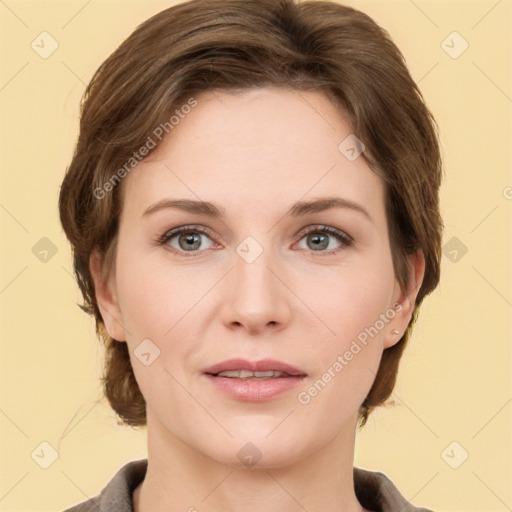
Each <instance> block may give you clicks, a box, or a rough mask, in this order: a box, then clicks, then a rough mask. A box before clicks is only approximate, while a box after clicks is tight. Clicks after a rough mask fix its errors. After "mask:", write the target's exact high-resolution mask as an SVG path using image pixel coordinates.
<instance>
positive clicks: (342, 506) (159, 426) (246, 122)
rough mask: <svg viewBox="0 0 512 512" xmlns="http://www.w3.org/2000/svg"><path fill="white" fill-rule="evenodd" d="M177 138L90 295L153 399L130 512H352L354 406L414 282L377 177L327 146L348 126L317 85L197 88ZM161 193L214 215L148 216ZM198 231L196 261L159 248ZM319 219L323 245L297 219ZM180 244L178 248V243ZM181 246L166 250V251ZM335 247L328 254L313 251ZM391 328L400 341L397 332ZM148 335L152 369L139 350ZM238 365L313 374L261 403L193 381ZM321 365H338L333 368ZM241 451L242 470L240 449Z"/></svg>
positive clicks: (143, 167)
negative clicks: (346, 240) (234, 361)
mask: <svg viewBox="0 0 512 512" xmlns="http://www.w3.org/2000/svg"><path fill="white" fill-rule="evenodd" d="M196 99H197V100H198V105H197V106H196V107H195V108H194V109H193V110H192V111H191V113H190V114H188V115H187V116H186V117H185V118H184V119H183V120H181V121H180V123H179V125H177V126H176V127H175V128H174V129H173V131H172V132H171V136H170V137H168V138H167V139H165V140H164V142H163V143H162V144H160V146H159V147H158V148H157V150H155V151H154V152H153V153H152V154H150V155H149V156H148V157H147V158H146V159H145V160H143V162H141V163H140V164H139V165H138V166H137V167H136V168H135V169H134V170H132V171H131V173H130V174H129V175H128V176H127V177H126V178H125V179H124V181H123V183H122V186H123V195H124V197H123V210H122V214H121V220H120V228H119V240H118V249H117V254H116V260H115V268H114V269H113V271H112V272H111V273H110V275H109V276H108V278H107V279H102V277H101V272H100V266H101V259H100V257H99V255H98V254H97V253H94V254H93V256H92V257H91V270H92V273H93V277H94V280H95V285H96V297H97V300H98V303H99V306H100V310H101V313H102V316H103V319H104V321H105V325H106V328H107V330H108V332H109V333H110V335H111V336H112V337H113V338H114V339H116V340H120V342H126V343H128V347H129V351H130V357H131V362H132V366H133V369H134V372H135V376H136V379H137V382H138V384H139V386H140V388H141V391H142V393H143V395H144V397H145V399H146V402H147V431H148V461H149V462H148V471H147V474H146V478H145V479H144V481H143V482H142V484H141V485H140V486H139V488H137V490H136V492H135V493H134V506H135V510H136V511H137V512H149V511H152V512H155V511H156V512H158V511H163V510H165V511H186V510H189V511H193V510H200V511H201V512H202V511H218V510H223V511H238V512H244V511H254V510H265V511H266V512H281V511H286V512H290V511H299V510H300V511H302V510H304V509H306V510H308V511H309V512H315V511H320V510H321V511H323V512H325V511H335V510H336V511H339V510H344V511H347V512H354V511H358V512H359V511H361V510H364V509H363V508H362V506H361V505H360V504H359V502H358V500H357V498H356V496H355V492H354V482H353V474H352V471H353V457H354V443H355V431H356V419H357V411H358V408H359V406H360V405H361V403H362V402H363V400H364V398H365V397H366V395H367V394H368V391H369V390H370V388H371V385H372V383H373V380H374V378H375V374H376V372H377V369H378V366H379V362H380V359H381V356H382V352H383V350H385V349H386V348H388V347H390V346H392V345H393V344H394V343H396V342H397V341H398V340H399V338H400V336H401V334H402V333H403V331H404V330H405V329H406V327H407V325H408V322H409V320H410V318H411V314H412V311H413V307H414V300H415V297H416V294H417V292H418V289H419V287H420V285H421V281H422V279H423V273H424V260H423V258H422V256H421V253H418V254H415V255H412V256H411V257H410V258H409V264H410V269H411V273H412V276H413V278H412V280H411V285H410V287H409V289H408V290H403V289H401V288H400V286H399V284H398V282H397V281H396V279H395V276H394V272H393V266H392V259H391V249H390V246H389V241H388V225H387V221H386V215H385V207H384V184H383V182H382V180H381V178H379V177H378V176H377V175H376V174H375V173H374V172H373V171H371V169H370V168H369V167H368V165H367V164H366V162H365V160H364V159H363V158H362V157H359V158H357V159H356V160H355V161H349V160H348V159H347V158H346V157H345V156H344V154H343V153H342V152H340V151H339V150H338V145H339V144H340V142H341V141H343V140H344V139H345V138H346V137H347V136H348V135H349V134H350V133H352V129H351V126H350V124H349V123H348V121H347V119H346V117H345V116H344V113H343V112H342V111H341V110H340V109H339V107H336V106H335V105H334V104H333V103H331V101H330V100H329V99H328V98H327V97H326V96H325V95H323V94H322V93H319V92H300V93H299V92H297V91H293V90H290V89H279V88H272V87H269V88H260V89H253V90H250V91H244V92H243V93H238V94H233V93H229V92H226V91H215V92H207V93H202V94H201V95H199V96H197V97H196ZM325 196H329V197H332V196H337V197H343V198H345V199H349V200H351V201H354V202H357V203H358V204H360V205H361V206H363V207H364V208H365V209H366V210H367V212H368V214H369V216H370V217H371V220H369V219H367V218H366V217H365V216H364V215H363V214H361V213H360V212H358V211H355V210H352V209H348V208H332V209H329V210H325V211H321V212H316V213H309V214H307V215H305V216H303V217H288V216H286V212H287V211H288V209H289V208H290V207H291V205H292V204H294V203H295V202H296V201H299V200H311V199H318V198H320V197H325ZM166 198H173V199H177V198H184V199H192V200H203V201H210V202H213V203H215V204H218V205H220V206H222V207H223V208H225V210H226V216H225V218H223V219H222V220H221V219H216V218H210V217H207V216H205V215H200V214H192V213H187V212H183V211H179V210H177V209H170V208H167V209H161V210H159V211H157V212H154V213H153V214H151V215H147V216H144V215H143V212H144V211H145V210H146V209H147V208H148V207H150V206H151V205H154V204H155V203H157V202H158V201H160V200H162V199H166ZM190 224H193V225H195V226H199V227H207V228H209V229H210V230H211V232H212V236H211V237H210V236H209V235H202V234H200V233H197V236H198V237H199V239H200V240H201V245H200V248H199V249H197V247H198V245H199V244H197V245H196V246H195V247H196V248H195V249H194V250H195V252H196V253H198V255H197V256H195V257H187V254H190V252H188V253H187V252H186V250H187V247H188V246H187V241H186V239H185V240H183V238H184V237H183V236H182V237H181V244H180V237H179V235H178V236H176V237H174V238H173V239H172V241H168V242H167V245H159V244H158V243H156V242H155V240H157V239H159V238H160V237H161V236H162V235H163V234H165V233H166V232H168V231H169V230H170V229H172V228H175V227H179V226H184V225H190ZM318 225H319V226H320V227H321V226H331V227H333V228H336V229H338V230H340V231H342V232H344V233H346V234H348V235H349V236H350V237H352V239H353V243H352V244H351V245H349V246H344V245H343V244H342V243H341V242H339V241H337V240H336V238H334V237H333V236H332V235H325V237H324V238H321V240H320V242H322V243H324V245H322V244H320V249H318V245H315V243H314V241H312V238H314V235H315V233H316V234H317V235H321V233H318V232H313V233H312V234H311V235H310V236H308V235H307V234H303V231H304V229H305V228H307V227H308V226H314V227H317V226H318ZM249 235H250V236H252V237H253V238H254V239H255V240H256V241H257V243H258V244H259V245H260V246H261V248H262V249H263V252H262V254H261V255H260V256H259V257H258V258H257V259H256V260H255V261H254V262H252V263H248V262H247V261H246V260H244V259H243V258H242V257H241V256H240V255H239V254H238V253H237V252H236V248H237V247H238V246H239V245H240V244H241V242H242V241H243V240H244V239H245V238H246V237H247V236H249ZM189 243H190V242H189ZM170 247H171V248H174V249H175V250H176V251H181V253H173V252H171V250H169V248H170ZM333 249H337V252H335V253H333V254H322V252H324V253H325V252H326V251H330V250H333ZM396 302H399V303H400V306H399V312H398V311H397V309H396V308H395V311H397V312H396V314H395V315H394V317H393V318H392V319H391V320H389V321H388V322H387V323H386V324H385V326H384V328H382V329H381V330H380V331H379V333H378V335H377V336H375V337H373V338H370V339H369V342H368V343H367V345H366V346H362V350H360V352H358V353H357V355H355V356H354V357H353V359H352V360H351V361H350V362H349V363H348V364H347V365H346V366H345V367H344V368H343V370H342V371H341V372H339V373H336V374H335V375H336V376H335V377H334V378H332V379H331V380H330V382H329V383H328V384H327V385H326V386H325V387H324V388H323V389H322V390H321V392H320V393H318V394H317V395H316V396H314V397H312V398H311V400H310V401H309V403H307V404H302V403H300V402H299V401H298V398H297V396H298V393H300V392H301V391H305V390H306V391H307V390H308V388H309V387H310V386H311V385H312V384H313V383H314V382H315V381H317V380H318V379H319V378H321V377H322V375H323V374H324V373H325V372H326V371H327V370H328V368H329V367H332V365H333V363H334V362H335V361H336V360H337V357H338V356H339V355H340V354H344V353H345V352H346V351H347V349H349V348H350V346H351V343H352V342H353V340H354V339H356V337H357V335H358V334H359V333H360V332H361V331H363V330H364V329H365V327H369V326H373V325H374V324H375V322H376V320H378V319H379V315H381V314H383V313H385V312H386V311H389V310H390V309H392V308H393V305H394V304H395V303H396ZM394 329H396V330H398V331H399V334H398V335H397V334H394V333H393V332H392V331H393V330H394ZM144 339H150V340H151V341H152V343H154V344H155V345H156V346H157V347H158V348H159V350H160V355H159V357H157V358H156V359H155V360H154V361H153V362H152V363H151V364H150V365H149V366H145V365H144V364H142V363H141V362H140V361H139V359H138V358H137V357H135V355H134V350H135V349H136V347H137V346H138V345H139V344H140V343H141V341H142V340H144ZM233 357H241V358H245V359H248V360H258V359H263V358H272V359H277V360H279V361H283V362H286V363H288V364H291V365H293V366H295V367H297V368H299V369H301V370H302V371H304V372H306V373H307V377H306V379H305V380H304V381H303V383H301V385H300V386H299V387H297V388H295V389H293V390H291V391H287V392H285V393H282V394H281V395H278V396H276V397H274V398H272V399H270V400H267V401H264V402H256V403H254V402H243V401H240V400H237V399H234V398H232V397H230V396H227V395H225V394H223V393H221V392H220V391H218V390H217V389H216V388H215V387H214V386H213V385H212V384H211V383H210V382H209V381H208V380H207V379H206V378H205V377H204V375H203V374H202V370H203V369H204V368H205V367H207V366H210V365H213V364H215V363H218V362H220V361H224V360H226V359H231V358H233ZM331 373H332V370H331ZM247 442H251V443H253V444H254V445H255V446H256V447H257V449H258V450H259V452H260V453H261V455H262V457H261V459H260V460H259V461H258V463H257V464H256V465H255V466H253V467H251V468H248V467H246V466H244V464H243V463H242V462H241V460H239V458H238V456H237V452H238V451H239V450H240V449H241V448H242V447H243V446H244V445H246V443H247Z"/></svg>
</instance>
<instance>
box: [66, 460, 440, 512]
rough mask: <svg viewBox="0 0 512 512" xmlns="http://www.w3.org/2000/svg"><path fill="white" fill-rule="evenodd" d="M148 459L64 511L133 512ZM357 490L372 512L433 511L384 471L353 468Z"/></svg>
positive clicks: (122, 471)
mask: <svg viewBox="0 0 512 512" xmlns="http://www.w3.org/2000/svg"><path fill="white" fill-rule="evenodd" d="M147 464H148V461H147V459H141V460H135V461H132V462H129V463H128V464H125V465H124V466H123V467H122V468H121V469H120V470H119V471H118V472H117V473H116V474H115V475H114V477H113V478H112V480H111V481H110V482H109V483H108V484H107V485H106V487H105V488H104V489H103V490H102V491H101V493H100V494H98V495H97V496H95V497H93V498H91V499H89V500H87V501H84V502H82V503H80V504H78V505H75V506H74V507H71V508H68V509H66V510H65V511H64V512H133V491H134V490H135V488H136V487H137V486H138V485H139V484H140V483H141V482H142V480H144V476H145V475H146V469H147ZM354 489H355V493H356V497H357V499H358V500H359V502H360V503H361V505H362V506H363V507H364V508H366V509H368V510H371V511H372V512H433V511H432V510H430V509H427V508H417V507H415V506H413V505H411V503H410V502H409V501H407V500H406V499H405V498H404V497H403V496H402V495H401V494H400V492H399V490H398V489H397V488H396V487H395V485H394V484H393V482H392V481H391V480H390V479H389V478H388V477H387V476H386V475H384V474H383V473H380V472H378V471H368V470H366V469H360V468H354Z"/></svg>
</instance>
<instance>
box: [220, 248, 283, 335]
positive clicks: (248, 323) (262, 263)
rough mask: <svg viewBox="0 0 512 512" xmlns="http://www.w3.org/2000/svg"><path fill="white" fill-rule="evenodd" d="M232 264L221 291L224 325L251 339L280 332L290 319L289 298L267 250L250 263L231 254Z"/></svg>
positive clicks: (281, 275)
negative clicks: (246, 334) (222, 294)
mask: <svg viewBox="0 0 512 512" xmlns="http://www.w3.org/2000/svg"><path fill="white" fill-rule="evenodd" d="M233 264H234V268H233V270H232V271H231V272H229V274H228V276H226V277H227V284H226V286H225V288H224V297H223V306H222V310H221V318H222V321H223V323H224V325H225V326H226V327H227V328H228V329H231V330H233V329H240V330H246V331H247V332H248V333H250V334H253V335H254V334H266V333H267V332H276V331H279V330H281V329H284V328H285V327H286V326H287V325H288V324H289V322H290V319H291V307H290V300H291V298H292V295H293V294H292V293H291V292H290V290H289V289H288V288H287V286H286V284H285V283H286V279H285V276H284V275H283V270H282V269H281V267H280V265H279V263H278V262H277V261H276V258H273V257H272V254H271V250H270V249H265V250H263V252H262V253H261V254H260V255H259V257H258V258H257V259H256V260H255V261H252V262H250V260H246V259H244V257H242V256H240V254H238V253H236V252H235V253H234V254H233Z"/></svg>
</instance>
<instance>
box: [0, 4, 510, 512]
mask: <svg viewBox="0 0 512 512" xmlns="http://www.w3.org/2000/svg"><path fill="white" fill-rule="evenodd" d="M173 3H175V2H173V1H170V0H169V1H142V0H139V1H127V0H108V1H106V0H92V1H91V0H89V1H87V0H79V1H75V0H69V1H44V2H43V1H20V0H18V1H15V0H2V1H0V16H1V31H0V38H1V52H2V53H1V59H2V64H1V68H0V109H1V112H0V115H1V117H0V119H1V135H2V137H1V157H2V175H1V177H2V188H1V192H0V223H1V226H2V246H1V274H0V304H1V334H2V343H1V354H2V357H1V363H0V364H1V386H0V390H1V401H0V433H1V435H0V442H1V457H0V464H1V478H0V509H1V510H4V511H13V512H14V511H37V512H42V511H59V510H63V509H64V508H66V507H68V506H70V505H72V504H74V503H76V502H78V501H83V500H85V499H87V498H88V497H90V496H93V495H95V494H97V493H98V492H99V491H100V490H101V489H102V488H103V486H104V485H105V484H106V483H107V482H108V480H110V478H111V477H112V476H113V474H114V473H115V472H116V471H117V470H118V469H119V468H120V467H121V466H122V465H123V464H124V463H125V462H127V461H129V460H134V459H137V458H143V457H145V456H146V444H145V435H146V432H145V431H144V430H142V431H136V430H134V429H131V428H128V427H120V426H118V425H117V423H116V420H115V417H114V414H113V412H111V410H110V408H109V406H108V404H107V403H106V401H105V400H104V399H103V400H101V390H100V388H99V380H98V378H99V375H100V370H101V354H102V352H101V347H100V345H99V343H98V342H97V340H96V339H95V333H94V326H93V323H92V321H91V320H90V319H89V318H88V317H87V316H86V315H85V314H84V313H82V312H81V311H80V309H79V308H78V307H77V306H76V303H77V302H80V296H79V292H78V288H77V286H76V284H75V282H74V280H73V277H72V275H71V255H70V250H69V246H68V243H67V240H66V239H65V237H64V234H63V232H62V230H61V227H60V224H59V221H58V212H57V198H58V190H59V186H60V183H61V180H62V177H63V174H64V170H65V168H66V165H67V163H68V162H69V160H70V157H71V155H72V151H73V145H74V142H75V137H76V135H77V129H78V105H79V100H80V97H81V94H82V92H83V90H84V87H85V84H86V83H87V82H88V81H89V79H90V78H91V76H92V74H93V72H94V71H95V70H96V68H97V67H98V66H99V64H100V63H101V62H102V61H103V60H104V59H105V58H106V57H107V56H108V55H109V54H110V53H111V52H112V51H113V50H114V49H115V47H116V46H117V45H118V44H119V43H120V41H121V40H123V39H124V38H125V37H127V36H128V35H129V34H130V32H131V31H132V30H133V29H134V28H135V26H136V25H138V24H139V23H140V22H142V21H143V20H145V19H146V18H148V17H149V16H151V15H153V14H155V13H157V12H159V11H160V10H162V9H164V8H166V7H169V6H170V5H172V4H173ZM346 4H348V5H352V6H354V7H357V8H359V9H361V10H363V11H365V12H367V13H368V14H369V15H370V16H372V17H373V18H374V19H375V20H376V21H377V22H378V23H380V24H381V25H383V26H384V27H385V28H387V29H388V30H389V32H390V33H391V35H392V37H393V38H394V40H395V41H396V43H397V44H398V46H399V47H400V48H401V50H402V51H403V53H404V55H405V57H406V59H407V62H408V65H409V68H410V70H411V73H412V75H413V77H414V78H415V80H416V81H418V82H419V85H420V87H421V90H422V91H423V93H424V96H425V98H426V101H427V103H428V104H429V106H430V108H431V109H432V111H433V113H434V115H435V116H436V118H437V121H438V123H439V126H440V130H441V137H442V142H443V152H444V156H445V163H446V179H445V182H444V187H443V191H442V210H443V215H444V222H445V226H446V228H445V238H444V244H445V245H444V256H443V262H442V284H441V286H440V288H439V289H438V290H436V292H435V293H433V294H432V295H431V296H430V297H427V299H426V300H425V303H424V306H423V308H422V311H421V314H420V320H419V322H418V325H417V327H416V331H415V334H414V336H413V339H412V342H411V344H410V345H409V347H408V349H407V351H406V354H405V356H404V359H403V362H402V364H401V373H400V374H399V379H398V383H397V386H396V389H395V393H394V394H393V400H394V401H395V403H396V405H395V407H389V408H383V409H382V410H379V411H378V412H376V413H375V414H374V415H373V416H371V418H370V420H369V422H368V424H367V426H366V427H365V429H364V430H363V432H362V433H361V434H360V435H359V438H358V441H357V445H356V460H355V464H356V465H357V466H360V467H365V468H368V469H376V470H381V471H383V472H384V473H386V474H387V475H388V476H389V477H390V478H391V479H392V480H393V481H394V483H395V484H396V485H397V486H398V488H399V489H400V490H401V492H402V493H403V494H404V495H405V496H406V497H407V498H408V499H410V500H411V501H412V502H413V503H414V504H416V505H424V506H428V507H430V508H433V509H435V510H436V511H461V512H462V511H464V512H470V511H479V512H487V511H506V510H512V494H511V492H512V491H511V488H512V486H511V482H512V469H511V464H512V456H511V452H512V446H511V439H512V436H511V430H512V429H511V416H512V389H511V379H510V374H511V340H512V335H511V316H512V287H511V261H512V258H511V243H510V240H511V237H510V233H511V224H512V223H511V210H512V176H511V174H510V169H511V165H510V164H511V158H510V151H511V149H510V148H511V141H512V137H511V135H512V134H511V128H510V121H511V116H510V113H511V105H512V92H511V77H510V69H511V68H510V63H511V58H510V53H511V52H510V49H511V41H510V38H511V36H510V34H511V7H512V3H511V2H510V0H500V1H497V0H479V1H476V0H474V1H468V0H465V1H433V0H415V1H412V0H400V1H399V0H396V1H395V0H393V1H388V0H386V1H383V0H379V1H377V0H374V1H370V0H364V1H363V0H362V1H347V2H346ZM42 443H43V444H42ZM56 457H57V458H56Z"/></svg>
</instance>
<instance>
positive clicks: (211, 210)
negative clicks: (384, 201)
mask: <svg viewBox="0 0 512 512" xmlns="http://www.w3.org/2000/svg"><path fill="white" fill-rule="evenodd" d="M168 208H172V209H177V210H182V211H185V212H188V213H195V214H198V215H206V216H208V217H213V218H218V219H223V218H224V217H225V214H226V211H225V209H224V208H223V207H221V206H216V205H215V204H213V203H210V202H208V201H195V200H192V199H162V200H161V201H158V202H157V203H155V204H153V205H151V206H150V207H149V208H148V209H147V210H145V211H144V213H143V214H142V215H143V217H146V216H148V215H151V214H152V213H155V212H157V211H160V210H163V209H168ZM331 208H345V209H350V210H354V211H356V212H359V213H361V214H363V215H364V216H365V217H366V218H367V219H368V220H369V221H370V222H373V220H372V218H371V216H370V214H369V213H368V211H367V210H366V209H365V208H364V207H363V206H361V205H360V204H358V203H355V202H354V201H350V200H348V199H344V198H342V197H321V198H319V199H314V200H311V201H299V202H297V203H295V204H294V205H292V207H291V208H290V209H289V210H288V212H287V213H286V215H285V216H291V217H301V216H304V215H308V214H310V213H317V212H321V211H324V210H329V209H331Z"/></svg>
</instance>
